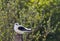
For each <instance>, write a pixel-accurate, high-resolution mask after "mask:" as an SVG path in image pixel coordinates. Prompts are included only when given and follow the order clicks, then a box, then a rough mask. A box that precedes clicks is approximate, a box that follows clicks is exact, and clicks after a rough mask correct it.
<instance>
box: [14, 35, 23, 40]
mask: <svg viewBox="0 0 60 41" xmlns="http://www.w3.org/2000/svg"><path fill="white" fill-rule="evenodd" d="M14 41H23V34H16V35H15V36H14Z"/></svg>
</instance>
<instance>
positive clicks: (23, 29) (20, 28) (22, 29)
mask: <svg viewBox="0 0 60 41" xmlns="http://www.w3.org/2000/svg"><path fill="white" fill-rule="evenodd" d="M18 29H19V30H21V31H25V30H26V29H25V28H24V27H18Z"/></svg>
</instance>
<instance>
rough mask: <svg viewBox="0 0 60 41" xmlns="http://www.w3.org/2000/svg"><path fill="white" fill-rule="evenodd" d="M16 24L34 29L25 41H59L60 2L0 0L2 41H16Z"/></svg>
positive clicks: (50, 0)
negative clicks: (14, 26)
mask: <svg viewBox="0 0 60 41" xmlns="http://www.w3.org/2000/svg"><path fill="white" fill-rule="evenodd" d="M15 22H19V23H20V24H22V25H23V26H25V27H27V28H32V33H30V34H29V36H28V35H26V37H27V36H28V37H27V38H26V37H25V40H24V41H26V40H28V41H59V40H60V37H59V36H60V0H0V41H14V40H13V36H14V35H15V32H14V30H13V25H14V23H15ZM28 38H30V39H28Z"/></svg>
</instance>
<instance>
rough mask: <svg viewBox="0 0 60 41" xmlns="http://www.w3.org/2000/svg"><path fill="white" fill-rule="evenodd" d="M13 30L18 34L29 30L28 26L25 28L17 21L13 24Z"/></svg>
mask: <svg viewBox="0 0 60 41" xmlns="http://www.w3.org/2000/svg"><path fill="white" fill-rule="evenodd" d="M14 31H15V32H16V33H18V34H24V33H29V32H31V29H30V28H26V27H24V26H23V25H19V23H15V24H14Z"/></svg>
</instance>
